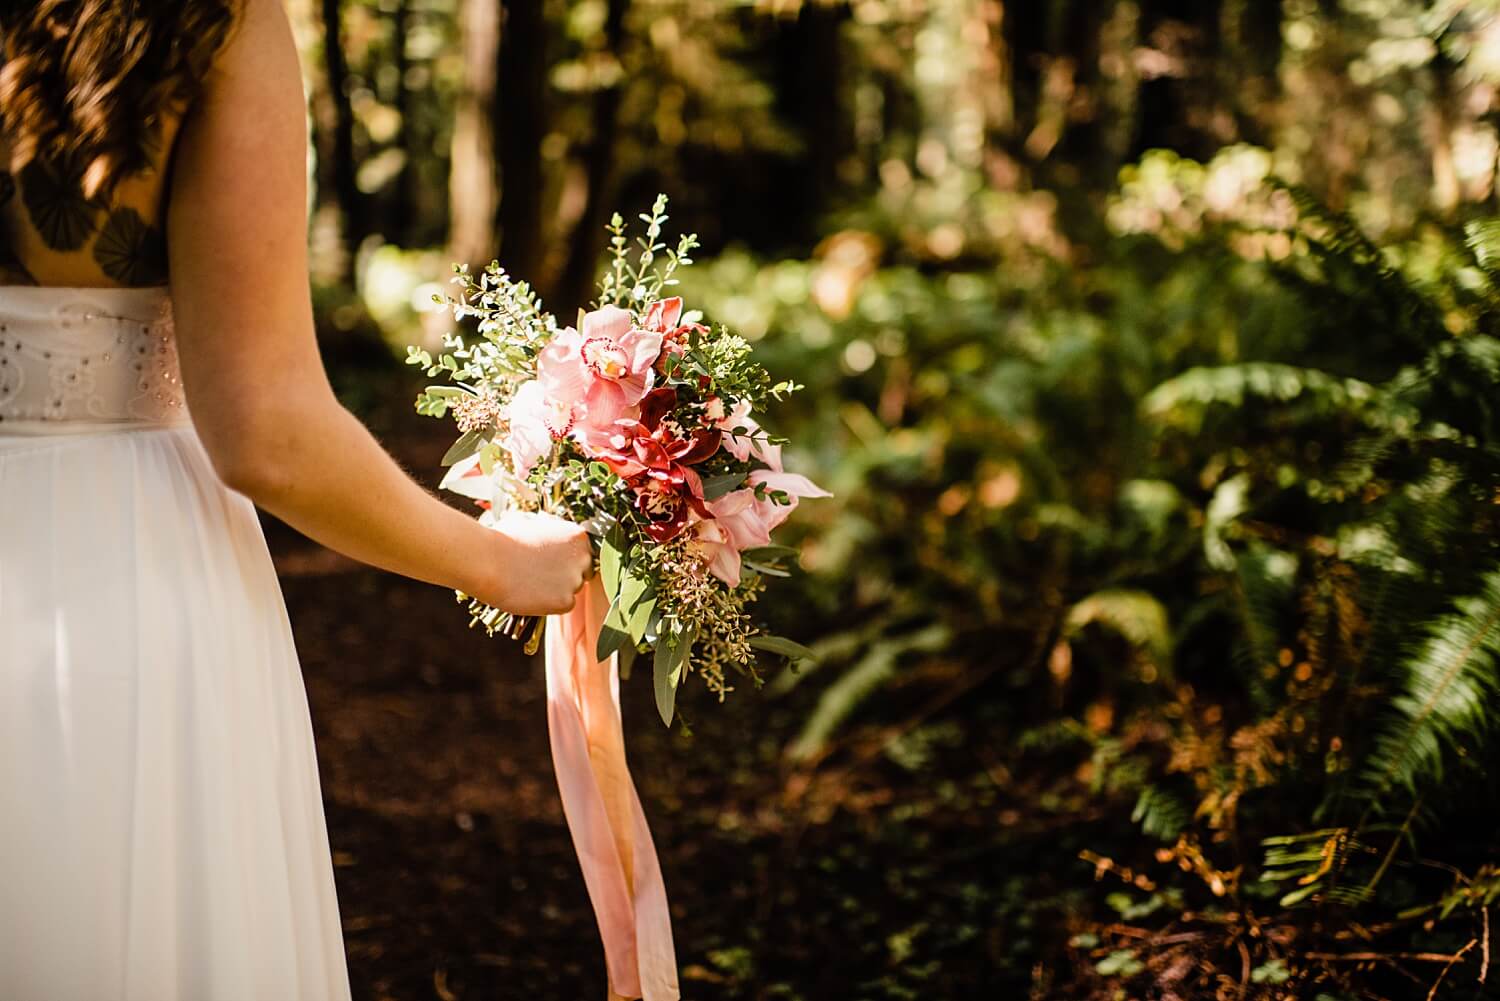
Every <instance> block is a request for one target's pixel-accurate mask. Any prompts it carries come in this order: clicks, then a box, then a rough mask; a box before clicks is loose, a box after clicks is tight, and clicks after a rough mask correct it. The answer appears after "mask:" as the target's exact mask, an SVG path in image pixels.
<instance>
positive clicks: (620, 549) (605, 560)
mask: <svg viewBox="0 0 1500 1001" xmlns="http://www.w3.org/2000/svg"><path fill="white" fill-rule="evenodd" d="M624 539H625V533H624V532H622V531H621V530H620V527H619V526H618V525H616V526H615V527H614V528H612V529H610V530H609V533H608V534H607V535H605V536H604V538H603V539H601V540H600V541H599V582H600V583H601V584H603V585H604V594H605V596H606V597H608V598H609V600H610V601H614V599H615V596H616V595H618V594H619V593H620V571H621V570H622V569H623V568H624V566H625V553H624V548H625V546H624Z"/></svg>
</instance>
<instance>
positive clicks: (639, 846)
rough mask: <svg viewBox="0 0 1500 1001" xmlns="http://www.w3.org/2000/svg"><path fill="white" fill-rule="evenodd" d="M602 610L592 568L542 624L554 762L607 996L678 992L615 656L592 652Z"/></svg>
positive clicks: (672, 998) (651, 1000)
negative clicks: (568, 605) (574, 594)
mask: <svg viewBox="0 0 1500 1001" xmlns="http://www.w3.org/2000/svg"><path fill="white" fill-rule="evenodd" d="M608 613H609V602H608V601H607V600H605V597H604V587H603V585H602V584H601V583H600V582H599V579H598V578H597V577H595V578H594V579H592V580H590V581H589V582H588V583H587V584H586V585H585V586H584V588H583V590H582V591H580V592H579V593H578V603H577V604H576V605H575V606H574V608H573V610H572V611H571V612H569V613H568V614H566V615H560V616H554V617H553V618H552V619H551V621H550V622H549V623H548V625H547V654H546V658H547V732H548V736H549V737H550V738H551V743H552V763H553V766H554V767H555V768H556V770H557V787H558V790H559V791H560V792H561V793H562V804H563V814H564V815H565V816H566V817H567V820H568V828H569V830H570V831H571V833H572V835H573V847H574V849H575V850H576V851H577V852H578V861H579V864H580V865H581V866H582V867H583V882H584V885H585V886H587V887H588V891H589V899H590V901H592V902H593V905H594V915H595V917H596V918H597V919H598V921H599V935H600V937H601V938H603V940H604V962H605V966H606V968H607V970H608V972H609V990H610V999H611V1001H615V999H616V998H622V999H626V998H643V999H644V1001H678V999H679V998H680V997H681V995H680V993H679V991H678V987H677V957H676V952H675V950H674V949H673V947H672V919H671V915H670V914H669V912H668V910H667V890H666V886H665V885H664V884H663V882H662V878H661V865H660V864H659V863H658V861H657V858H656V846H655V844H654V843H653V842H652V840H651V829H650V828H649V827H648V826H647V825H646V814H645V812H644V811H643V810H642V809H641V800H640V797H639V796H638V795H637V794H636V790H635V783H634V782H633V781H632V780H631V778H630V769H629V767H628V766H627V765H626V763H625V735H624V730H623V729H622V727H621V722H620V674H619V667H618V661H617V658H616V657H614V656H613V655H611V656H610V658H609V659H608V660H606V661H600V660H597V659H595V656H594V649H595V643H596V642H597V640H598V637H599V630H600V629H601V628H602V627H603V625H604V619H605V616H606V615H608Z"/></svg>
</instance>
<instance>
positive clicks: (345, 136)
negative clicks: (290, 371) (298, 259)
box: [322, 0, 365, 279]
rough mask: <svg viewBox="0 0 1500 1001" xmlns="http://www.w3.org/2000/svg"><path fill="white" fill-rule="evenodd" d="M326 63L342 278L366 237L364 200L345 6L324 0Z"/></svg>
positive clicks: (337, 0) (349, 273)
mask: <svg viewBox="0 0 1500 1001" xmlns="http://www.w3.org/2000/svg"><path fill="white" fill-rule="evenodd" d="M322 10H323V60H324V63H325V64H326V68H327V72H328V96H329V99H330V100H331V101H332V102H333V112H334V115H333V119H334V120H333V149H332V151H331V152H332V155H333V162H332V163H331V164H330V165H329V169H330V174H331V176H332V179H333V192H334V199H335V200H336V202H337V204H338V208H339V232H340V234H341V235H342V238H343V251H344V253H343V258H344V260H343V262H342V263H341V264H340V268H339V270H340V271H341V272H342V277H343V278H345V279H348V278H350V277H352V275H353V271H354V250H355V248H356V247H358V246H359V241H360V240H361V239H362V238H363V237H364V235H365V229H364V214H363V211H362V210H363V205H362V202H363V199H362V197H361V195H360V191H359V185H358V184H357V183H356V182H355V176H354V171H355V164H354V107H353V105H352V104H350V103H349V66H348V63H347V62H345V60H344V42H343V21H342V17H341V15H342V4H341V3H340V0H323V7H322Z"/></svg>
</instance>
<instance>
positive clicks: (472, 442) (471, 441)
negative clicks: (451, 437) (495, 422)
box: [443, 430, 484, 466]
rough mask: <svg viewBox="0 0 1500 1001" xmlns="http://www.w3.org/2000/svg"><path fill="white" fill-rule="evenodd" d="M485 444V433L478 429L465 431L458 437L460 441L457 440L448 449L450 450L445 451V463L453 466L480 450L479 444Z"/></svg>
mask: <svg viewBox="0 0 1500 1001" xmlns="http://www.w3.org/2000/svg"><path fill="white" fill-rule="evenodd" d="M483 444H484V435H483V433H481V432H480V431H478V430H474V431H465V432H464V433H463V435H462V436H461V437H460V438H459V439H458V441H455V442H454V443H453V447H452V448H450V449H448V451H447V452H446V453H444V455H443V465H445V466H451V465H453V464H454V463H456V462H462V461H463V460H465V459H467V458H468V457H469V456H471V455H473V454H474V453H475V452H477V451H479V446H481V445H483Z"/></svg>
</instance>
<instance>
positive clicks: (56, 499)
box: [0, 0, 589, 1001]
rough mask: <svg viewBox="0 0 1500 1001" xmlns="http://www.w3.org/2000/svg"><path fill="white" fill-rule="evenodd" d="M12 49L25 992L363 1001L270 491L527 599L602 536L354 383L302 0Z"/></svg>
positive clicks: (444, 581)
mask: <svg viewBox="0 0 1500 1001" xmlns="http://www.w3.org/2000/svg"><path fill="white" fill-rule="evenodd" d="M0 51H3V66H0V167H4V168H5V172H4V173H0V223H3V230H0V232H3V238H0V272H3V273H0V998H4V999H5V1001H126V999H129V1001H328V999H344V998H348V997H349V986H348V976H347V973H346V970H345V963H344V951H343V944H342V940H341V936H340V928H339V914H338V908H337V904H336V901H335V898H334V882H333V869H332V866H331V864H330V857H329V848H328V839H327V833H326V831H325V827H324V820H323V809H322V803H321V799H320V796H319V789H318V775H317V766H316V761H315V758H314V753H313V740H312V732H311V727H310V723H309V718H308V711H307V703H306V698H305V695H304V692H303V688H302V681H301V677H300V675H299V672H298V665H297V656H296V652H295V651H294V650H293V647H292V639H291V635H290V633H289V631H288V628H287V618H286V612H285V608H284V606H283V603H282V599H281V594H280V592H279V591H278V589H277V583H276V577H275V575H274V573H273V571H272V568H271V562H270V560H269V558H268V556H267V553H266V548H265V544H264V541H263V540H262V537H261V533H260V529H259V526H258V523H257V521H256V516H255V512H254V509H253V507H252V502H253V503H254V504H257V505H259V506H261V507H263V508H265V509H266V510H267V511H270V512H271V513H273V514H274V515H276V516H277V517H278V518H281V519H283V520H284V521H286V522H288V523H290V524H291V525H293V526H294V527H296V528H298V529H300V530H301V531H303V532H305V533H306V534H307V535H309V536H311V537H312V538H314V539H316V540H318V541H319V542H321V543H323V544H324V545H327V546H330V547H332V548H334V549H337V550H339V551H340V552H343V553H346V554H348V555H350V556H352V557H355V558H357V559H360V560H364V561H367V562H369V563H373V564H375V565H377V566H380V567H383V568H385V569H388V570H392V571H395V572H397V573H402V574H406V575H408V576H411V577H416V578H419V579H421V580H425V581H430V582H433V583H436V584H440V585H443V586H445V587H452V588H457V589H460V590H463V591H466V592H468V593H470V594H472V595H475V596H477V597H479V598H481V599H482V600H484V601H487V602H490V603H491V604H494V605H497V606H500V607H503V608H506V609H508V610H512V611H515V612H518V613H523V614H547V613H555V612H559V611H564V610H566V609H568V608H570V607H571V606H572V603H573V600H574V598H573V596H574V594H575V592H576V591H577V590H578V588H579V586H580V585H581V583H582V582H583V579H584V577H585V575H586V573H587V572H588V566H589V548H588V543H587V539H586V538H585V536H584V534H583V532H582V531H581V530H580V529H579V528H578V527H577V526H575V525H573V524H570V523H568V522H565V521H562V520H559V519H554V518H550V517H545V516H540V515H533V516H516V517H514V518H512V519H511V520H508V521H506V522H505V523H504V525H503V526H502V528H501V530H499V531H491V530H489V529H485V528H481V527H479V526H478V524H477V523H476V522H474V521H473V520H472V519H471V518H469V517H467V516H465V515H463V514H461V513H459V512H457V511H455V510H453V509H451V508H449V507H447V506H445V505H444V504H442V503H441V502H440V501H438V500H436V499H434V498H432V497H431V496H429V495H428V494H427V493H426V492H424V491H423V490H422V488H420V487H419V486H418V485H417V484H415V483H414V482H412V481H411V480H410V479H408V478H407V477H406V476H405V475H404V474H403V473H402V472H401V471H400V469H398V468H397V466H396V464H395V462H393V461H392V460H391V459H390V458H389V457H388V456H387V455H386V453H385V452H383V451H382V450H381V448H380V446H379V445H377V444H376V442H375V441H374V439H373V438H371V436H370V435H369V433H368V432H367V431H366V430H365V429H364V428H363V427H362V426H361V425H360V424H359V423H358V422H357V421H356V420H355V419H354V418H353V417H352V416H350V414H349V413H348V412H346V411H345V410H344V409H343V408H342V407H341V406H340V405H339V404H338V402H337V401H336V400H335V398H334V396H333V394H332V392H331V391H330V389H329V385H328V381H327V378H326V376H325V374H324V371H323V368H322V365H321V363H320V361H319V358H318V351H317V346H316V343H315V341H314V335H313V322H312V315H311V307H310V304H309V291H308V282H307V273H306V266H305V236H306V209H305V207H306V192H305V184H306V135H305V115H304V105H303V93H302V83H301V79H300V77H299V72H298V64H297V55H296V52H295V50H294V47H293V42H292V35H291V31H290V28H289V26H288V24H287V21H286V17H285V14H284V13H283V11H282V9H281V3H280V0H175V2H171V3H136V2H126V0H31V2H27V3H18V4H11V3H7V4H4V5H3V6H0Z"/></svg>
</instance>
